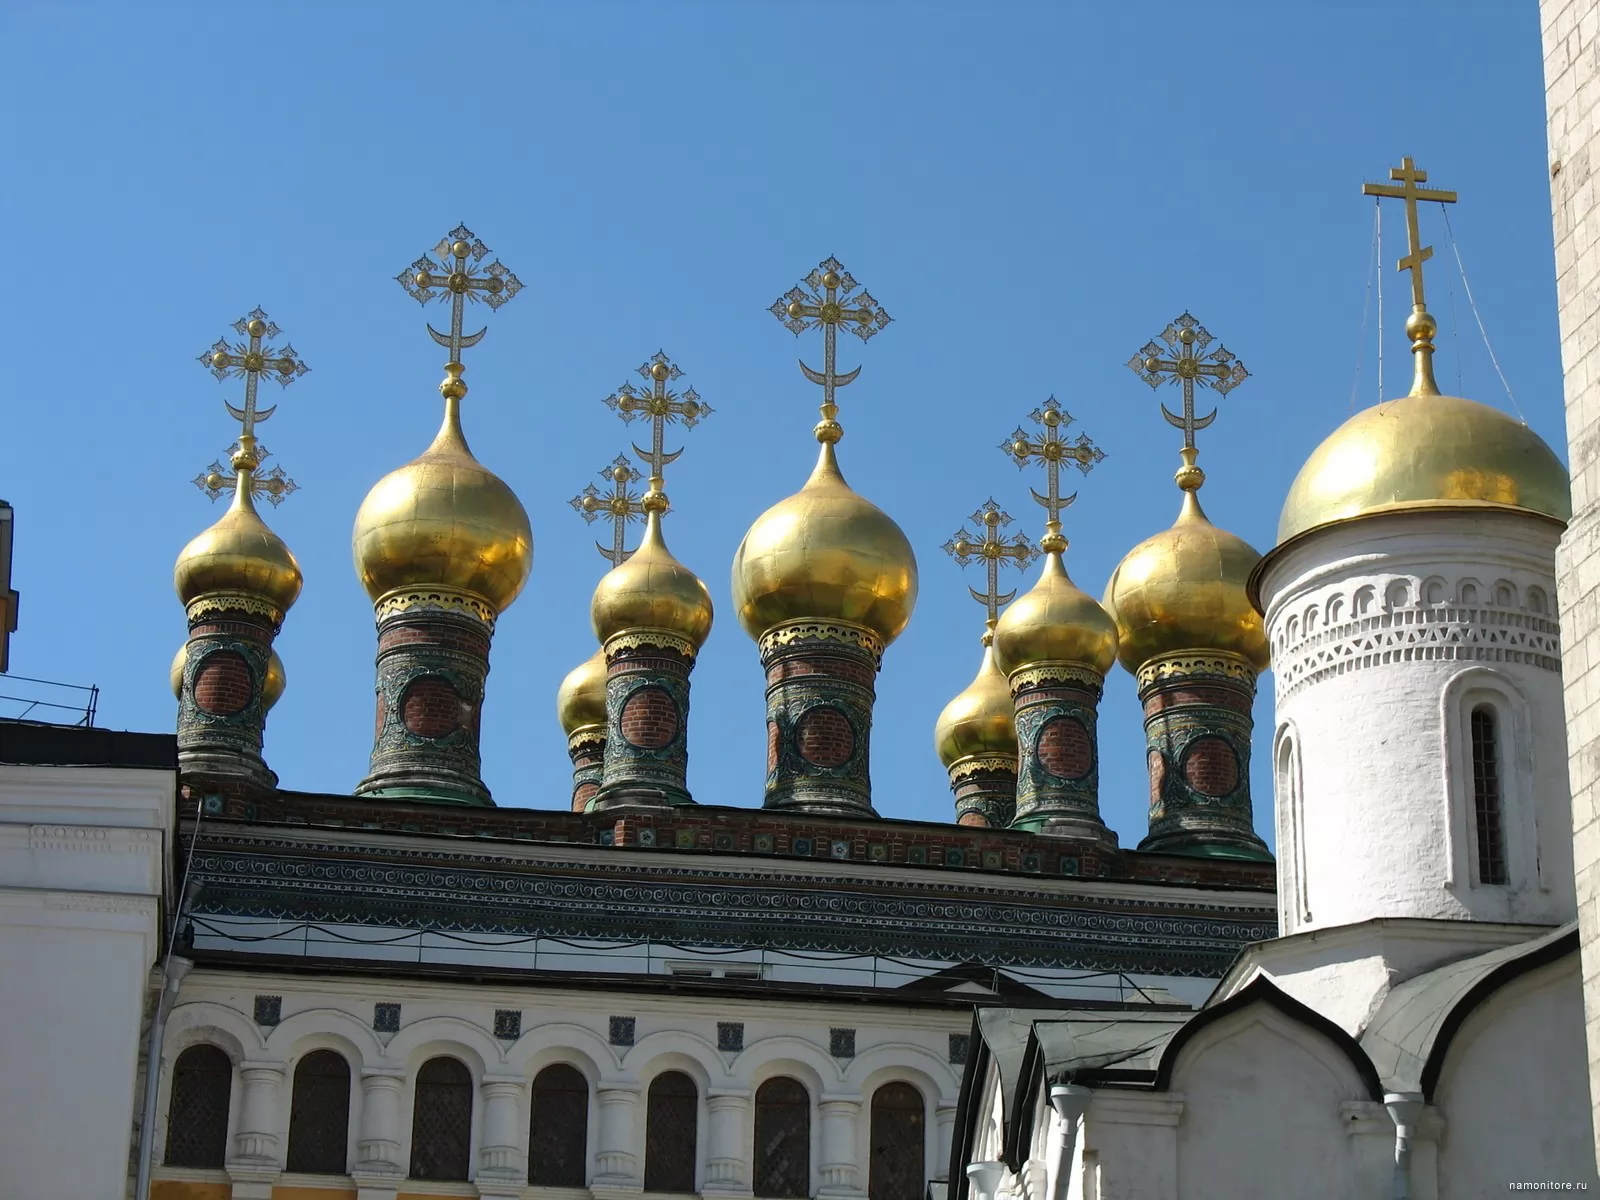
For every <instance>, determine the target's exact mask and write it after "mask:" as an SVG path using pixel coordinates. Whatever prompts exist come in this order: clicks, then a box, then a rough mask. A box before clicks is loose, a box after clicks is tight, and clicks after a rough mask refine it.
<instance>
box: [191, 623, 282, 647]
mask: <svg viewBox="0 0 1600 1200" xmlns="http://www.w3.org/2000/svg"><path fill="white" fill-rule="evenodd" d="M270 633H271V630H270V629H269V628H267V627H266V626H265V625H261V624H257V623H255V622H252V621H217V620H208V621H203V622H201V623H200V624H198V625H191V626H190V627H189V636H190V637H192V638H199V637H231V638H242V639H244V640H246V641H251V642H264V641H266V640H267V638H268V635H269V634H270Z"/></svg>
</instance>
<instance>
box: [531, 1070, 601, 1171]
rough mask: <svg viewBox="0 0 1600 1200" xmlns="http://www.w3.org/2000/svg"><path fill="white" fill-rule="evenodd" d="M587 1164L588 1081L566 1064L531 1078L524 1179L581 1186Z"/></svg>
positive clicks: (543, 1071)
mask: <svg viewBox="0 0 1600 1200" xmlns="http://www.w3.org/2000/svg"><path fill="white" fill-rule="evenodd" d="M588 1163H589V1084H588V1082H587V1081H586V1080H585V1079H584V1077H583V1075H582V1073H581V1072H580V1071H579V1070H578V1069H577V1068H576V1067H571V1066H568V1065H567V1064H566V1063H556V1064H554V1065H553V1066H548V1067H546V1068H545V1069H544V1070H542V1071H540V1072H539V1073H538V1074H537V1075H535V1076H534V1077H533V1117H532V1123H531V1126H530V1128H529V1130H528V1182H529V1183H532V1184H537V1185H539V1186H541V1187H572V1188H581V1187H582V1186H583V1185H584V1183H585V1182H586V1180H585V1178H584V1176H585V1175H586V1174H587V1171H586V1169H585V1168H586V1167H587V1166H588Z"/></svg>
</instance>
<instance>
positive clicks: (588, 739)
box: [567, 725, 606, 754]
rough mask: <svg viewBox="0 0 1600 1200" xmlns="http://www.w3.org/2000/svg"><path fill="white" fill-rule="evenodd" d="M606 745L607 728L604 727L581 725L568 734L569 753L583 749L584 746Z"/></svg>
mask: <svg viewBox="0 0 1600 1200" xmlns="http://www.w3.org/2000/svg"><path fill="white" fill-rule="evenodd" d="M605 744H606V727H605V726H604V725H580V726H579V727H578V728H577V729H574V730H573V731H572V732H571V733H569V734H567V753H569V754H570V753H572V751H574V750H579V749H582V748H583V747H584V746H604V745H605Z"/></svg>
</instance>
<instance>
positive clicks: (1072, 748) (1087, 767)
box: [1038, 717, 1094, 779]
mask: <svg viewBox="0 0 1600 1200" xmlns="http://www.w3.org/2000/svg"><path fill="white" fill-rule="evenodd" d="M1038 755H1039V765H1040V766H1042V767H1044V769H1045V770H1046V771H1049V772H1050V774H1052V775H1054V776H1055V777H1056V778H1057V779H1082V778H1083V777H1084V776H1085V775H1087V774H1088V773H1089V772H1090V771H1091V770H1092V769H1093V768H1094V746H1093V745H1092V744H1091V743H1090V741H1089V731H1088V730H1087V729H1085V728H1084V727H1083V723H1082V722H1081V721H1078V720H1076V719H1075V718H1073V717H1053V718H1051V719H1050V720H1049V721H1046V722H1045V726H1044V728H1043V729H1041V730H1040V731H1039V749H1038Z"/></svg>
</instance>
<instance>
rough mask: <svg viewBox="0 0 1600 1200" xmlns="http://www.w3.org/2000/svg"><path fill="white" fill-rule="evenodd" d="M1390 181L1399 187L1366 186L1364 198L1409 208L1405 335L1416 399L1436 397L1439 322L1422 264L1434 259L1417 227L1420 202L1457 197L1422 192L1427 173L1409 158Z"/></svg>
mask: <svg viewBox="0 0 1600 1200" xmlns="http://www.w3.org/2000/svg"><path fill="white" fill-rule="evenodd" d="M1389 178H1390V179H1393V180H1395V181H1397V182H1398V183H1399V184H1400V186H1399V187H1394V186H1392V185H1390V184H1387V183H1364V184H1362V185H1361V194H1362V195H1363V196H1387V197H1392V198H1395V199H1400V200H1404V201H1405V204H1406V239H1407V250H1408V252H1407V254H1406V256H1405V257H1404V258H1402V259H1401V260H1400V261H1399V263H1397V264H1396V266H1395V269H1396V270H1398V271H1410V272H1411V316H1410V317H1409V318H1408V319H1407V320H1406V333H1407V335H1408V336H1409V337H1410V338H1411V353H1412V354H1413V355H1414V356H1415V362H1416V373H1415V376H1414V378H1413V381H1412V384H1411V394H1412V395H1413V396H1436V395H1438V394H1439V386H1438V384H1436V383H1435V382H1434V379H1433V335H1434V334H1435V333H1437V332H1438V328H1439V326H1438V322H1436V321H1435V320H1434V319H1433V317H1432V316H1431V315H1430V314H1429V312H1428V307H1427V304H1426V303H1425V302H1424V299H1423V293H1422V264H1423V263H1425V262H1427V261H1428V260H1429V259H1430V258H1432V257H1433V247H1432V246H1424V245H1423V244H1422V234H1421V232H1420V230H1419V229H1418V227H1417V201H1418V200H1437V201H1438V202H1439V203H1440V204H1454V203H1455V202H1456V194H1455V193H1454V192H1447V191H1443V190H1440V189H1437V188H1419V187H1418V186H1417V184H1419V183H1426V182H1428V173H1427V172H1426V171H1422V170H1419V169H1418V168H1417V164H1416V163H1415V162H1413V161H1412V159H1411V156H1410V155H1409V154H1408V155H1406V156H1405V157H1404V158H1403V159H1401V160H1400V165H1399V166H1398V167H1390V168H1389Z"/></svg>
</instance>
